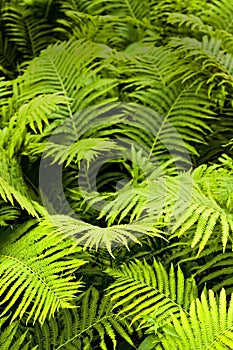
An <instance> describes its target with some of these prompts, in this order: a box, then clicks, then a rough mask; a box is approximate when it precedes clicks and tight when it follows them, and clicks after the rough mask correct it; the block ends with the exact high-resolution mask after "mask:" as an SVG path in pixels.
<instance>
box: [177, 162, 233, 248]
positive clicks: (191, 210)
mask: <svg viewBox="0 0 233 350" xmlns="http://www.w3.org/2000/svg"><path fill="white" fill-rule="evenodd" d="M218 168H219V166H217V165H213V166H211V167H209V168H208V167H207V166H205V165H203V166H200V167H198V168H197V169H195V171H194V173H193V177H194V182H195V184H194V186H193V192H192V198H191V201H190V203H189V206H188V208H187V210H186V212H185V213H184V214H183V215H181V217H180V218H177V221H176V223H175V224H174V225H173V228H172V231H173V232H175V231H176V230H178V231H177V232H176V233H175V235H178V236H181V235H183V234H184V233H185V232H187V231H188V230H189V229H190V228H192V227H193V226H194V225H195V226H196V231H195V234H194V237H193V240H192V247H195V246H196V245H197V244H198V245H199V251H198V254H199V253H200V252H201V251H202V250H203V249H204V247H205V245H206V244H207V242H208V240H209V239H210V237H211V235H212V234H214V232H216V233H219V232H221V235H222V245H223V250H225V247H226V244H227V241H228V240H229V238H230V234H231V232H232V229H233V214H232V188H231V187H232V186H231V185H230V184H231V181H232V170H231V172H229V170H226V169H224V168H223V169H221V168H220V169H218ZM227 183H229V186H230V187H228V186H227V185H226V184H227ZM226 187H227V188H226ZM225 191H227V192H225ZM229 204H230V206H229Z"/></svg>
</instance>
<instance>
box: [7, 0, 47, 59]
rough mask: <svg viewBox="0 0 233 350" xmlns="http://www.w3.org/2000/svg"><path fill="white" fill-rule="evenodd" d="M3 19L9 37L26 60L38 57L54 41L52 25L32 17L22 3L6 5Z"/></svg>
mask: <svg viewBox="0 0 233 350" xmlns="http://www.w3.org/2000/svg"><path fill="white" fill-rule="evenodd" d="M2 19H3V23H4V27H5V32H6V35H7V37H8V38H9V40H10V42H12V43H14V44H15V46H16V48H17V50H18V51H19V52H20V54H21V55H22V57H23V58H24V60H29V59H32V58H33V57H36V56H38V55H39V53H40V51H41V50H42V49H45V48H46V47H47V46H48V45H49V44H50V43H52V42H53V41H54V40H53V36H52V35H51V29H52V26H51V24H49V23H48V21H46V20H45V19H43V18H38V17H36V16H32V13H31V11H30V9H27V8H26V7H25V6H24V5H23V4H22V3H19V2H12V3H8V4H6V5H5V6H4V7H3V9H2ZM22 57H21V58H20V62H22Z"/></svg>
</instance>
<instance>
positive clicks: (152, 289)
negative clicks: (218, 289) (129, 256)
mask: <svg viewBox="0 0 233 350" xmlns="http://www.w3.org/2000/svg"><path fill="white" fill-rule="evenodd" d="M107 273H108V274H109V275H110V276H113V277H114V278H115V279H116V281H115V282H114V283H113V284H112V285H111V286H110V287H109V288H108V292H109V295H111V298H112V301H114V309H118V308H119V315H122V316H124V317H127V318H128V317H130V319H131V323H134V322H135V321H137V320H141V325H143V324H144V323H145V321H142V315H152V314H153V313H154V312H155V310H156V315H157V321H158V323H160V322H161V321H163V320H165V319H166V320H168V319H169V317H170V314H171V313H173V314H176V313H178V312H179V310H180V308H182V309H183V310H184V312H186V311H185V310H188V308H189V305H190V303H191V301H192V299H193V298H195V296H196V292H197V290H196V285H195V282H194V280H193V279H192V278H191V279H186V280H185V278H184V275H183V273H182V271H181V269H180V268H179V267H178V270H177V271H175V270H174V267H173V266H171V268H170V270H169V272H168V273H167V272H166V270H165V268H164V267H163V265H162V264H161V263H158V262H157V261H156V260H154V263H153V265H149V264H148V263H146V262H141V261H139V260H135V262H132V263H130V264H128V265H125V264H124V265H122V266H121V267H120V268H118V269H117V268H115V269H108V270H107Z"/></svg>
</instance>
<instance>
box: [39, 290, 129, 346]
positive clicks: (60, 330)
mask: <svg viewBox="0 0 233 350" xmlns="http://www.w3.org/2000/svg"><path fill="white" fill-rule="evenodd" d="M78 306H79V307H78V309H76V310H72V309H69V310H68V309H67V310H61V311H60V312H59V313H57V315H56V317H55V318H54V319H52V320H50V321H46V322H45V323H44V325H43V326H42V327H41V326H40V325H39V324H38V323H37V324H36V325H35V333H33V334H35V335H33V342H32V344H37V345H38V350H49V349H51V344H52V345H53V346H54V349H56V350H60V349H67V350H74V349H76V350H83V349H90V348H91V349H96V350H97V349H102V350H107V349H109V347H111V349H116V345H117V337H119V336H120V337H122V338H123V339H125V340H126V341H127V343H128V344H131V345H133V341H132V340H131V338H130V335H129V333H130V330H129V325H128V324H127V322H126V321H125V320H122V319H121V318H120V317H118V315H117V313H114V312H113V311H112V306H113V305H112V303H111V300H110V298H109V297H107V296H104V297H101V295H100V293H99V292H98V291H97V290H96V289H95V288H93V287H92V288H89V289H88V290H87V291H86V292H85V295H84V296H83V297H82V299H81V300H80V301H79V303H78ZM48 334H51V339H53V340H52V342H51V340H48V338H47V336H48ZM97 336H98V341H96V337H97Z"/></svg>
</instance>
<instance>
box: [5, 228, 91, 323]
mask: <svg viewBox="0 0 233 350" xmlns="http://www.w3.org/2000/svg"><path fill="white" fill-rule="evenodd" d="M0 238H1V246H0V275H1V288H0V294H1V303H0V305H1V306H3V307H4V309H3V310H2V312H1V315H2V316H3V315H6V314H7V313H8V312H9V311H11V312H12V315H11V320H14V319H17V318H22V317H26V319H27V320H30V319H33V320H34V321H36V320H39V322H40V323H42V324H43V323H44V321H45V319H46V317H51V316H53V315H54V313H55V312H56V311H57V310H59V309H60V308H70V307H71V308H72V307H75V306H74V300H75V298H76V293H77V292H80V287H81V286H82V283H81V282H79V281H75V280H74V276H73V272H74V271H75V270H77V269H78V268H79V267H80V266H82V265H83V264H85V261H84V260H83V259H79V258H78V257H74V256H72V255H69V249H70V243H71V242H70V241H68V240H66V241H60V242H59V244H58V243H57V239H54V237H51V235H49V234H48V233H46V232H45V231H42V230H40V229H39V228H33V222H31V221H29V222H27V223H26V224H24V225H22V226H21V227H18V228H16V229H13V230H10V229H9V230H7V231H6V232H5V234H3V233H2V234H1V237H0ZM25 241H26V242H27V244H25ZM73 252H76V253H78V252H80V248H78V247H77V248H76V249H74V251H73ZM16 300H17V302H16Z"/></svg>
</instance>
